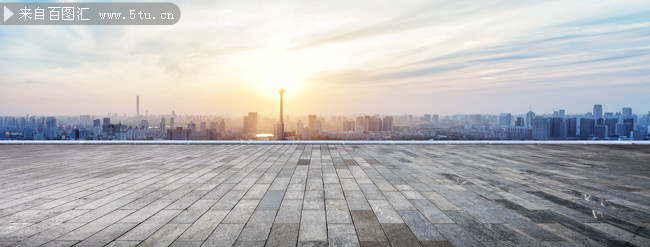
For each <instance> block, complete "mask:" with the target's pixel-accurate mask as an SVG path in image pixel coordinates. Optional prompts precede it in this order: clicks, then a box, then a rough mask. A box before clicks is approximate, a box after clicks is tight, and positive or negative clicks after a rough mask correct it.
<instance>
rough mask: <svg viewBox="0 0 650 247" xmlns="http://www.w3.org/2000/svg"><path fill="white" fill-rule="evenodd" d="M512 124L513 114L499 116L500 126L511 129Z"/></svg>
mask: <svg viewBox="0 0 650 247" xmlns="http://www.w3.org/2000/svg"><path fill="white" fill-rule="evenodd" d="M510 122H512V114H510V113H501V115H499V125H501V126H505V127H510Z"/></svg>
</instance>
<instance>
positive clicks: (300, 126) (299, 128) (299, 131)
mask: <svg viewBox="0 0 650 247" xmlns="http://www.w3.org/2000/svg"><path fill="white" fill-rule="evenodd" d="M304 128H305V126H304V124H303V123H302V121H300V120H298V126H296V135H297V136H301V135H302V132H303V131H304Z"/></svg>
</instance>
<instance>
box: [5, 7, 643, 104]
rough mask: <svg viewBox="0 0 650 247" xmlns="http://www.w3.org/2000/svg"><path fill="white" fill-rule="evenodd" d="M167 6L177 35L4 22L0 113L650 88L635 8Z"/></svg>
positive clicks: (495, 99) (503, 97) (498, 97)
mask: <svg viewBox="0 0 650 247" xmlns="http://www.w3.org/2000/svg"><path fill="white" fill-rule="evenodd" d="M177 4H178V5H179V7H180V8H181V11H182V13H183V15H182V18H181V20H180V21H179V22H178V23H177V24H176V25H173V26H2V27H1V28H0V44H2V45H1V46H0V87H2V90H0V100H1V101H2V102H20V103H19V104H15V103H12V104H0V115H4V114H24V113H44V112H45V113H47V112H50V111H52V112H53V113H52V114H79V113H95V112H100V113H103V112H108V111H118V112H130V111H132V110H131V109H132V108H133V107H132V106H131V105H132V101H133V100H132V98H133V97H134V95H136V94H140V95H143V99H148V100H149V101H148V102H147V104H148V105H147V107H148V109H149V110H150V111H151V112H157V113H163V112H169V111H171V108H172V107H173V108H174V109H176V110H177V112H179V111H180V112H189V113H200V114H208V113H215V111H219V112H220V113H233V114H238V113H240V112H245V111H249V110H256V109H259V111H260V112H263V111H266V110H268V111H274V109H273V108H271V107H266V105H269V104H270V103H271V102H274V100H275V98H273V97H274V96H275V94H274V92H272V90H271V92H270V93H266V92H262V91H264V90H267V91H269V90H268V89H269V88H271V87H272V86H268V87H267V86H266V85H265V84H266V83H267V82H268V81H272V80H274V79H277V78H271V77H273V75H276V74H277V71H282V73H285V74H287V75H286V77H287V78H289V79H288V80H291V81H292V83H293V84H292V85H293V86H294V88H289V89H288V91H287V95H288V96H287V97H288V98H287V100H288V102H289V100H291V99H292V98H291V97H294V96H291V93H295V94H299V95H296V96H295V98H293V99H294V100H303V101H304V102H301V103H295V102H294V103H293V104H294V106H297V107H295V108H292V109H293V110H295V111H296V112H299V113H308V112H319V113H320V112H324V113H325V112H332V113H351V112H377V113H383V112H391V111H392V112H399V111H398V110H399V109H402V112H413V113H430V112H438V113H453V112H495V111H496V110H495V109H499V110H498V111H512V112H517V111H525V110H527V107H528V105H530V104H522V103H521V102H520V100H522V99H516V97H512V95H528V96H529V97H524V98H523V100H529V101H531V102H534V101H540V102H543V101H544V100H545V99H546V98H548V96H549V94H552V92H553V90H555V91H557V92H558V94H560V93H559V91H562V90H570V91H571V92H574V93H576V95H574V96H573V99H572V100H567V101H566V102H567V103H566V105H564V107H566V108H569V109H570V108H576V109H577V108H579V107H582V106H583V105H585V104H587V105H589V104H593V103H596V102H595V101H597V100H598V99H597V98H594V97H593V95H594V94H608V93H610V92H611V86H612V85H620V86H621V87H627V88H635V87H637V88H641V89H643V87H641V86H639V85H642V84H643V83H650V82H649V81H648V79H647V78H650V72H649V71H648V67H647V64H650V56H649V54H650V48H649V47H648V43H650V31H649V30H650V6H648V4H647V3H646V2H645V1H623V2H620V1H619V2H593V1H582V0H579V1H571V2H567V1H544V2H536V1H496V2H494V1H491V2H476V1H440V2H437V1H434V2H432V1H400V2H399V3H396V2H394V1H377V0H372V1H338V0H336V1H291V0H285V1H262V2H259V1H256V2H253V1H183V2H180V3H177ZM269 75H271V76H269ZM646 88H647V87H646ZM540 92H544V93H540ZM580 92H590V94H589V95H586V94H581V93H580ZM389 93H390V100H387V97H388V96H387V95H388V94H389ZM561 94H562V95H566V94H565V93H561ZM332 95H336V96H337V100H331V97H332ZM641 95H647V91H645V92H644V91H643V90H629V92H628V93H627V96H628V97H621V98H619V99H618V100H614V99H612V100H610V101H609V103H610V104H613V105H621V106H622V105H628V106H633V107H635V108H642V107H646V108H647V105H643V102H641V101H639V100H634V99H639V98H641V97H642V96H641ZM468 97H471V98H472V100H466V99H468ZM442 100H447V102H443V101H442ZM481 100H482V101H483V102H487V103H480V104H476V103H475V102H477V101H481ZM630 100H632V102H629V101H630ZM83 101H89V102H91V103H89V104H80V103H79V102H83ZM289 103H291V102H289ZM557 104H562V102H559V103H557ZM44 105H47V107H44ZM554 106H557V105H554ZM548 108H549V109H550V108H551V107H548ZM585 111H586V110H585Z"/></svg>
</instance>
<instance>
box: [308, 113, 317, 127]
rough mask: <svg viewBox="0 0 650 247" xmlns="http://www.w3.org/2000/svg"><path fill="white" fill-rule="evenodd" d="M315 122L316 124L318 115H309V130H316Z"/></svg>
mask: <svg viewBox="0 0 650 247" xmlns="http://www.w3.org/2000/svg"><path fill="white" fill-rule="evenodd" d="M315 122H316V115H309V128H310V129H312V130H313V129H314V128H315V125H314V124H315Z"/></svg>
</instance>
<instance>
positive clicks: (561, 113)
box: [559, 109, 566, 118]
mask: <svg viewBox="0 0 650 247" xmlns="http://www.w3.org/2000/svg"><path fill="white" fill-rule="evenodd" d="M559 112H560V117H561V118H565V117H566V111H565V110H564V109H560V110H559Z"/></svg>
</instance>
